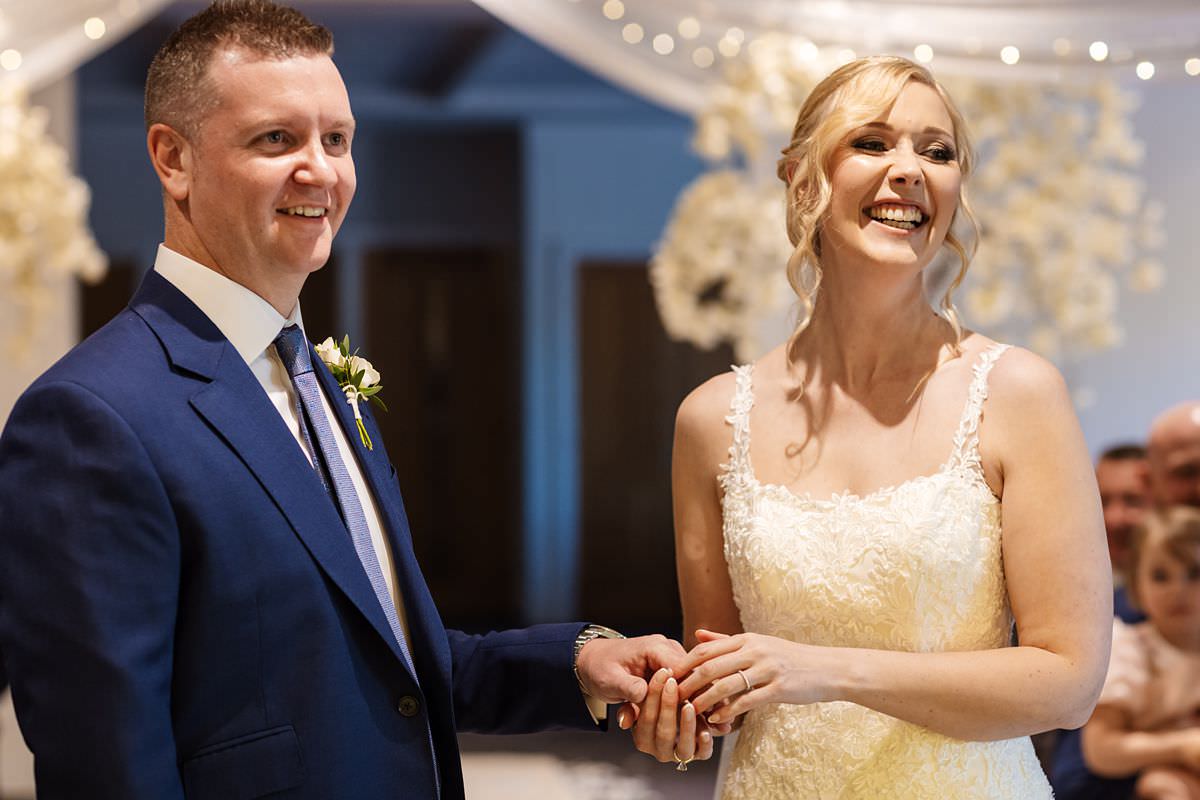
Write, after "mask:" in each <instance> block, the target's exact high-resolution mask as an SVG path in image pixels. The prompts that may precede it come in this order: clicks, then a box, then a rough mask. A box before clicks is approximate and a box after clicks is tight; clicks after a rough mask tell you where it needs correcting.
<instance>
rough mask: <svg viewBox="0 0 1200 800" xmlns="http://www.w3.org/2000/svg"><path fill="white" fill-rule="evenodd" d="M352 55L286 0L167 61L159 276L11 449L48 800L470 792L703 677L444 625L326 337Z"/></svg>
mask: <svg viewBox="0 0 1200 800" xmlns="http://www.w3.org/2000/svg"><path fill="white" fill-rule="evenodd" d="M332 49H333V48H332V39H331V37H330V35H329V33H328V31H326V30H325V29H324V28H321V27H319V26H316V25H313V24H312V23H310V22H309V21H308V20H306V19H305V18H304V17H303V16H302V15H300V14H299V13H297V12H295V11H293V10H291V9H286V8H282V7H279V6H275V5H273V4H272V3H270V2H268V0H223V2H220V3H217V4H216V5H214V6H213V7H210V8H209V9H207V10H205V11H203V12H201V13H200V14H198V15H197V16H195V17H193V18H192V19H190V20H189V21H187V22H186V23H185V24H184V25H183V26H181V28H180V29H179V30H178V31H176V32H175V33H174V34H173V35H172V36H171V38H170V39H168V41H167V42H166V43H165V44H164V45H163V47H162V49H161V50H160V51H159V53H158V55H157V56H156V57H155V60H154V62H153V64H152V65H151V68H150V73H149V76H148V78H147V87H146V122H147V131H148V133H147V144H148V149H149V153H150V158H151V161H152V163H153V166H154V169H155V171H156V173H157V175H158V177H159V179H160V181H161V183H162V188H163V199H164V210H165V219H166V224H165V237H164V243H163V245H162V246H161V247H160V249H159V252H158V257H157V260H156V263H155V265H154V269H153V270H152V271H151V272H150V273H148V274H147V276H146V278H145V280H144V282H143V284H142V286H141V287H140V289H139V290H138V292H137V294H136V295H135V297H134V298H133V300H132V301H131V302H130V305H129V307H128V308H127V309H125V310H124V311H123V312H122V313H121V314H119V315H118V316H117V317H116V318H115V319H113V320H112V321H111V322H110V323H109V324H108V325H106V326H105V327H104V328H103V329H102V330H100V331H99V332H97V333H96V334H95V335H94V336H92V337H90V338H89V339H88V340H87V341H85V342H83V343H82V344H80V345H79V346H78V347H76V348H75V349H74V350H73V351H72V352H71V353H69V354H68V355H67V356H66V357H64V358H63V359H62V360H61V361H60V362H59V363H57V364H55V365H54V366H53V367H52V368H51V369H50V370H49V371H48V372H47V373H46V374H45V375H43V376H42V377H41V378H39V379H38V380H37V381H36V382H35V383H34V384H33V386H32V387H30V389H29V390H28V391H27V392H26V393H25V394H24V396H23V397H22V398H21V400H20V401H19V402H18V404H17V406H16V407H15V409H14V410H13V412H12V416H11V417H10V419H9V422H8V425H7V427H6V428H5V431H4V434H3V437H2V438H0V652H3V653H4V657H5V666H6V667H7V669H8V672H9V677H10V679H11V681H12V685H13V689H14V699H15V702H16V708H17V713H18V719H19V721H20V724H21V728H22V732H23V733H24V735H25V738H26V741H27V742H28V744H29V745H30V747H31V749H32V750H33V753H34V756H35V759H36V777H37V783H38V795H39V797H41V798H52V799H53V798H89V800H95V799H98V798H114V799H117V798H119V800H141V799H142V798H144V799H145V800H175V799H179V798H185V797H186V798H190V799H191V800H205V799H207V798H211V799H212V800H217V799H218V798H219V800H240V799H242V798H255V797H265V796H271V797H280V798H283V797H288V798H312V800H331V799H332V798H354V800H375V798H378V799H379V800H383V799H384V798H388V799H389V800H391V799H392V798H435V797H441V798H456V797H462V795H463V785H462V775H461V770H460V766H459V759H458V750H457V743H456V732H457V731H460V730H470V731H480V732H496V733H504V732H525V731H532V730H537V729H543V728H547V727H555V726H573V727H579V728H594V727H596V721H595V718H594V716H593V714H592V713H590V711H594V712H598V713H599V714H603V707H604V704H605V703H615V702H621V701H640V700H641V699H642V697H643V696H644V695H645V693H646V680H645V678H646V677H648V676H649V675H650V674H651V673H653V672H654V671H655V670H659V669H660V668H663V667H671V666H673V665H675V664H677V663H679V661H680V660H681V657H682V655H683V649H682V647H680V646H679V645H678V644H677V643H675V642H670V641H668V640H666V639H664V638H662V637H645V638H640V639H623V638H618V636H619V635H616V634H615V632H611V631H609V630H607V629H602V628H600V627H598V626H589V625H585V624H584V623H568V624H562V625H546V626H536V627H533V628H528V629H524V630H517V631H504V632H499V633H491V634H488V635H484V636H469V635H465V634H462V633H459V632H456V631H447V630H445V629H444V628H443V627H442V624H441V621H440V619H439V617H438V613H437V610H436V609H435V608H434V605H433V601H432V599H431V598H430V596H429V593H428V590H427V588H426V586H425V583H424V581H423V579H422V577H421V573H420V570H419V567H418V565H417V563H416V561H415V558H414V555H413V549H412V544H411V540H410V536H409V529H408V524H407V521H406V519H405V514H404V508H403V505H402V501H401V498H400V491H399V487H398V486H397V483H396V478H395V471H394V470H393V469H392V467H391V465H390V463H389V461H388V458H387V455H386V453H385V452H384V450H383V447H382V441H381V438H380V436H379V434H378V430H377V429H376V427H375V424H374V421H373V420H372V418H371V416H370V413H369V412H368V411H367V410H366V408H365V406H366V404H365V403H362V404H361V407H360V409H359V411H360V412H361V416H362V424H363V426H364V428H363V432H364V434H365V435H367V436H370V437H371V439H372V440H373V447H368V446H367V444H366V436H362V437H360V434H359V431H358V428H357V421H356V419H355V409H354V408H353V407H352V406H351V404H350V403H348V402H347V396H346V395H345V394H344V393H343V390H342V388H341V387H339V385H338V383H337V381H335V379H334V378H333V376H332V375H331V373H330V371H329V370H328V369H327V368H326V367H325V365H324V364H323V363H322V362H321V360H320V359H319V358H318V357H317V356H316V354H315V352H314V350H313V348H312V347H311V345H309V343H308V341H307V340H306V339H305V338H304V335H303V320H302V317H301V314H300V308H299V305H298V297H299V294H300V289H301V287H302V286H303V285H304V281H305V279H306V278H307V277H308V275H309V274H310V273H312V272H313V271H315V270H317V269H319V268H320V267H321V266H322V265H323V264H324V263H325V261H326V260H327V258H328V257H329V252H330V245H331V242H332V240H333V237H334V235H335V234H336V233H337V230H338V227H339V225H340V223H341V222H342V219H343V218H344V216H345V213H346V209H347V207H348V206H349V204H350V200H351V198H352V196H353V194H354V187H355V175H354V164H353V160H352V158H351V147H352V143H353V138H354V118H353V116H352V114H351V110H350V104H349V99H348V97H347V94H346V89H345V86H344V85H343V83H342V80H341V77H340V75H339V73H338V71H337V68H336V67H335V66H334V64H333V61H332V60H331V59H330V54H331V53H332ZM704 744H706V745H707V748H705V747H701V750H702V752H700V753H698V754H696V755H698V757H706V756H707V755H708V753H709V752H711V744H710V740H709V739H707V737H705V742H704ZM693 748H694V745H693V744H692V743H690V742H686V743H681V744H680V750H681V752H679V753H678V755H679V756H680V757H681V758H683V759H687V758H689V757H691V755H693V752H694V750H693Z"/></svg>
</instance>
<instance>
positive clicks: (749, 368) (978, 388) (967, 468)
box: [723, 343, 1009, 509]
mask: <svg viewBox="0 0 1200 800" xmlns="http://www.w3.org/2000/svg"><path fill="white" fill-rule="evenodd" d="M1008 349H1009V345H1007V344H999V343H996V344H992V345H991V346H989V347H987V348H985V349H984V350H983V351H982V352H981V353H980V354H979V356H978V358H977V359H976V361H975V364H974V365H973V370H972V371H973V374H972V378H971V383H970V385H969V386H968V387H967V402H966V404H965V406H964V408H963V412H962V416H961V417H960V418H959V422H958V427H957V429H956V431H955V434H954V442H953V445H952V447H951V452H950V456H949V457H948V458H947V459H946V460H945V461H944V462H942V464H941V466H939V467H938V468H937V470H935V471H934V472H931V473H926V474H922V475H916V476H914V477H911V478H908V479H906V480H903V481H901V482H899V483H895V484H892V485H888V486H881V487H879V488H878V489H874V490H872V491H870V492H867V493H865V494H860V493H858V492H852V491H850V490H849V489H847V490H845V491H841V492H834V493H833V494H832V495H830V496H829V497H826V498H815V497H813V496H812V493H811V492H797V491H795V490H793V489H792V488H790V487H788V486H785V485H784V484H781V483H770V482H764V481H760V480H759V479H758V475H757V473H756V472H755V470H754V464H753V463H752V462H751V460H750V410H751V409H752V408H753V407H754V388H753V375H754V364H753V363H751V364H746V365H743V366H735V367H734V368H733V371H734V373H735V376H736V389H735V391H734V398H733V402H732V404H731V406H732V407H731V410H730V414H729V416H728V417H726V422H728V423H729V424H730V425H732V426H733V434H734V435H733V443H732V444H731V445H730V448H729V455H730V460H729V464H727V465H723V467H724V469H725V472H726V475H729V476H733V477H736V478H740V479H741V480H742V481H743V482H744V483H745V484H746V485H747V487H748V488H750V489H757V490H759V491H762V492H765V493H766V494H768V495H769V496H772V497H775V498H777V499H782V500H785V501H787V502H790V503H792V504H795V505H797V506H800V507H815V508H822V509H834V508H840V507H844V506H847V505H872V504H878V503H881V502H884V501H889V500H891V498H892V497H894V496H896V495H898V494H900V493H901V492H902V491H904V490H907V489H911V488H915V487H918V486H924V485H926V484H932V483H935V482H937V481H938V480H941V479H943V478H946V477H951V476H955V475H958V476H961V477H965V478H966V479H967V482H968V484H970V485H972V486H974V487H976V488H982V489H983V490H984V491H986V492H987V494H988V496H989V497H990V498H991V500H992V501H993V502H999V500H1000V498H999V497H998V496H997V495H996V494H995V492H993V491H992V487H991V486H989V485H988V483H987V480H986V479H985V477H984V474H983V466H982V462H981V459H980V455H979V421H980V418H981V417H982V414H983V401H984V400H986V399H987V377H988V373H990V372H991V369H992V366H993V365H994V364H995V363H996V360H997V359H999V357H1000V356H1001V355H1003V353H1004V351H1006V350H1008Z"/></svg>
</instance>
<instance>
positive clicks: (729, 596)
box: [671, 373, 742, 648]
mask: <svg viewBox="0 0 1200 800" xmlns="http://www.w3.org/2000/svg"><path fill="white" fill-rule="evenodd" d="M732 396H733V376H732V374H731V373H726V374H724V375H719V376H717V377H716V378H713V379H712V380H710V381H708V382H707V383H705V384H703V385H702V386H700V387H699V388H697V389H696V390H695V391H693V392H692V393H691V394H689V395H688V396H687V397H686V398H684V401H683V403H681V404H680V406H679V413H678V414H677V415H676V417H675V443H674V446H673V449H672V455H671V502H672V507H673V511H674V516H675V569H676V574H677V575H678V578H679V599H680V603H681V605H682V606H683V633H684V642H683V644H684V647H688V648H691V647H693V646H695V644H696V638H695V631H696V629H697V628H706V629H708V630H713V631H720V632H722V633H729V634H733V633H740V632H741V630H742V624H741V620H740V618H739V617H738V610H737V606H736V605H734V602H733V588H732V586H731V585H730V582H729V568H728V567H727V566H726V564H725V550H724V533H723V528H722V515H721V488H720V486H719V485H718V483H717V477H718V470H719V469H720V465H721V464H722V463H724V462H726V461H728V460H729V445H730V441H731V438H732V433H731V430H730V428H729V426H728V425H726V424H725V415H726V414H727V413H728V412H729V403H730V400H731V398H732Z"/></svg>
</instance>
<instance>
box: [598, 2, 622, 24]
mask: <svg viewBox="0 0 1200 800" xmlns="http://www.w3.org/2000/svg"><path fill="white" fill-rule="evenodd" d="M600 12H601V13H602V14H604V16H605V17H606V18H607V19H611V20H613V21H614V22H615V21H617V20H619V19H620V18H621V17H623V16H625V4H624V3H622V2H621V0H606V2H605V3H604V5H603V6H602V7H601V8H600Z"/></svg>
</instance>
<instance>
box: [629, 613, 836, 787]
mask: <svg viewBox="0 0 1200 800" xmlns="http://www.w3.org/2000/svg"><path fill="white" fill-rule="evenodd" d="M696 638H697V639H698V640H699V642H700V643H699V644H698V645H696V647H695V648H693V649H692V651H691V652H690V653H688V654H687V657H686V658H685V659H684V661H683V663H682V665H681V667H680V668H679V669H675V670H673V671H669V670H667V669H661V670H659V672H658V673H656V674H655V675H654V677H653V678H652V679H651V680H650V682H649V686H648V691H647V693H646V698H645V700H644V701H643V702H640V703H635V705H634V706H633V707H632V708H629V707H628V706H626V707H623V708H622V709H621V713H620V715H619V716H618V722H619V724H620V725H621V727H622V728H626V727H629V726H630V725H631V724H632V725H633V740H634V744H635V746H636V747H637V749H638V750H640V751H642V752H643V753H648V754H649V755H651V756H654V757H655V758H657V759H658V760H659V761H663V762H666V761H670V760H672V759H673V760H675V761H676V762H677V763H678V764H679V765H680V768H681V769H682V768H686V766H685V765H686V764H687V762H688V761H691V760H692V759H693V758H696V759H700V760H704V759H707V758H709V757H710V756H711V755H712V736H713V735H717V736H722V735H724V734H726V733H728V732H729V731H730V730H732V727H733V722H734V720H735V719H737V718H738V717H740V716H741V715H742V714H744V713H746V712H747V711H749V710H750V709H752V708H756V707H758V706H760V705H763V704H765V703H795V704H807V703H817V702H823V701H827V700H834V699H837V698H836V696H835V693H834V687H833V686H832V684H831V681H830V679H831V678H832V677H833V676H834V675H836V674H837V670H836V669H835V667H834V665H833V664H832V663H829V662H830V661H831V657H830V651H829V650H827V649H824V648H819V647H813V646H811V645H804V644H799V643H797V642H791V641H788V640H786V639H780V638H777V637H774V636H764V635H761V634H754V633H741V634H738V635H736V636H726V635H724V634H720V633H713V632H711V631H706V630H698V631H696ZM674 675H678V676H681V677H682V680H680V681H678V682H677V681H676V678H675V677H673V676H674ZM627 715H629V716H627ZM633 720H636V722H633Z"/></svg>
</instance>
